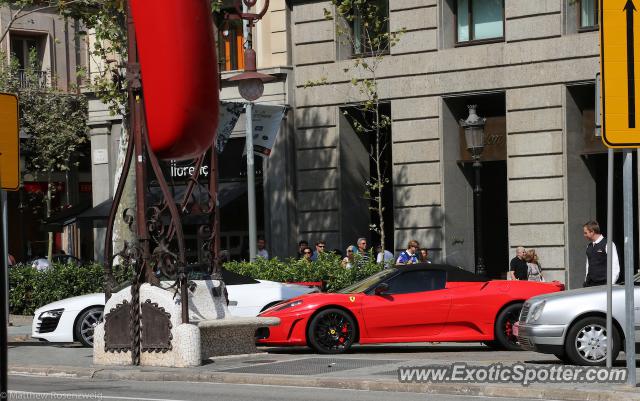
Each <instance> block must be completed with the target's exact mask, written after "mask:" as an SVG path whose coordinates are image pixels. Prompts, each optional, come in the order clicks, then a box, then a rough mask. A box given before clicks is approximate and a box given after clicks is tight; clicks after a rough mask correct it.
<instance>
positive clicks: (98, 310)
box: [74, 306, 104, 347]
mask: <svg viewBox="0 0 640 401" xmlns="http://www.w3.org/2000/svg"><path fill="white" fill-rule="evenodd" d="M103 314H104V308H103V307H101V306H94V307H92V308H89V309H87V310H85V311H84V312H82V313H81V314H80V316H78V319H77V320H76V325H75V327H74V335H75V338H76V340H78V341H80V342H81V343H82V345H84V346H85V347H93V330H94V329H95V327H96V326H97V325H98V323H100V322H102V318H103Z"/></svg>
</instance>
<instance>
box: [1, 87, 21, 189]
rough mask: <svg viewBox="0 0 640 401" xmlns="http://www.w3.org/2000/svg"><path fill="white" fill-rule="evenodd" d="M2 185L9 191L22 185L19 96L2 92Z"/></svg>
mask: <svg viewBox="0 0 640 401" xmlns="http://www.w3.org/2000/svg"><path fill="white" fill-rule="evenodd" d="M0 186H1V187H2V189H4V190H7V191H17V190H18V188H19V187H20V140H19V136H18V97H17V96H16V95H12V94H8V93H0Z"/></svg>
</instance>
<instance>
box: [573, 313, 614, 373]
mask: <svg viewBox="0 0 640 401" xmlns="http://www.w3.org/2000/svg"><path fill="white" fill-rule="evenodd" d="M606 327H607V322H606V319H605V318H603V317H600V316H590V317H586V318H584V319H580V320H579V321H577V322H576V323H575V324H573V325H572V326H571V328H570V329H569V332H568V333H567V338H566V340H565V351H566V355H567V357H568V358H569V360H570V361H571V362H573V363H574V364H576V365H584V366H601V365H604V364H605V363H606V361H607V342H608V341H609V340H610V339H611V338H612V337H613V348H612V350H613V352H612V353H611V356H612V360H613V361H615V360H616V358H617V357H618V354H619V353H620V344H621V341H620V333H618V330H617V329H616V327H615V326H614V327H613V333H612V334H613V336H609V335H608V333H607V328H606Z"/></svg>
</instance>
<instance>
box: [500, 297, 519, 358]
mask: <svg viewBox="0 0 640 401" xmlns="http://www.w3.org/2000/svg"><path fill="white" fill-rule="evenodd" d="M521 309H522V304H521V303H517V304H511V305H509V306H507V307H506V308H504V309H503V310H501V311H500V313H498V316H497V317H496V322H495V328H494V330H495V332H494V335H495V342H497V343H498V344H500V346H501V347H502V348H503V349H506V350H508V351H520V350H522V348H520V345H519V344H518V338H517V337H516V336H515V334H514V333H513V325H514V324H516V322H517V321H518V318H519V317H520V310H521Z"/></svg>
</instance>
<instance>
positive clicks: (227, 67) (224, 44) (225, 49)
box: [218, 20, 244, 71]
mask: <svg viewBox="0 0 640 401" xmlns="http://www.w3.org/2000/svg"><path fill="white" fill-rule="evenodd" d="M242 28H243V27H242V21H241V20H228V21H226V22H225V23H224V24H223V26H222V28H221V29H220V30H219V31H218V44H219V50H218V54H219V56H220V70H222V71H233V70H241V69H243V68H244V33H243V30H242Z"/></svg>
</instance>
